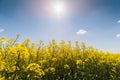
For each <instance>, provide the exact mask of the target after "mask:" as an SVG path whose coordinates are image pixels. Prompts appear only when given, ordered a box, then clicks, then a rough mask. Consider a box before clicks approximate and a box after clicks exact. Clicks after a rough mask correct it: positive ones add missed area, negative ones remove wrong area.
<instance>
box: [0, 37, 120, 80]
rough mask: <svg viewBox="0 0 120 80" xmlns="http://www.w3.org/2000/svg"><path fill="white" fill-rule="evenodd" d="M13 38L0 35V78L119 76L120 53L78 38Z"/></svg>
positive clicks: (99, 79)
mask: <svg viewBox="0 0 120 80" xmlns="http://www.w3.org/2000/svg"><path fill="white" fill-rule="evenodd" d="M17 37H19V35H18V36H17ZM16 41H17V40H12V39H6V38H4V37H2V38H0V80H120V54H112V53H108V52H103V51H99V50H97V49H94V48H93V47H92V46H85V44H84V43H83V42H82V43H79V42H78V41H76V42H75V46H72V44H71V41H68V42H65V41H64V40H62V41H61V42H60V43H57V42H56V41H55V40H52V41H51V42H49V44H48V45H44V41H42V40H40V41H39V43H32V42H30V39H26V40H25V41H23V42H22V43H17V42H16Z"/></svg>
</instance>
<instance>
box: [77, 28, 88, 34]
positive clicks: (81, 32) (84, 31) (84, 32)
mask: <svg viewBox="0 0 120 80" xmlns="http://www.w3.org/2000/svg"><path fill="white" fill-rule="evenodd" d="M86 33H87V31H86V30H84V29H80V30H79V31H78V32H76V34H77V35H84V34H86Z"/></svg>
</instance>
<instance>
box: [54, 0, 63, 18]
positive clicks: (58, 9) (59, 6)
mask: <svg viewBox="0 0 120 80" xmlns="http://www.w3.org/2000/svg"><path fill="white" fill-rule="evenodd" d="M53 12H54V14H55V15H57V16H62V15H63V14H64V13H65V5H64V4H63V3H61V2H57V3H55V4H53Z"/></svg>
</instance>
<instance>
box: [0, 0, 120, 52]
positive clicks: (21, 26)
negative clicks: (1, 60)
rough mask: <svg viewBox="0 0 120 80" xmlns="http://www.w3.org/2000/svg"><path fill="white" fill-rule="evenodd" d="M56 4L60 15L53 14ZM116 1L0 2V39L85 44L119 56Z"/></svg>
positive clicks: (119, 23)
mask: <svg viewBox="0 0 120 80" xmlns="http://www.w3.org/2000/svg"><path fill="white" fill-rule="evenodd" d="M56 1H58V2H61V3H63V4H64V8H65V9H64V14H63V15H62V16H59V17H58V16H57V15H56V14H55V13H53V11H54V10H53V8H52V7H51V6H52V5H56ZM119 4H120V0H0V36H1V37H2V36H6V37H7V38H15V36H16V34H18V33H20V34H21V35H22V36H21V39H20V40H21V41H23V40H24V39H26V38H30V39H31V40H32V41H35V42H37V41H39V40H40V39H42V40H44V41H45V42H46V43H47V42H48V41H50V40H52V39H56V40H57V41H60V40H63V39H64V40H65V41H68V40H72V41H73V42H74V41H79V42H82V41H83V42H85V43H86V44H87V45H92V46H93V47H95V48H98V49H102V50H104V51H110V52H120V35H119V34H120V21H119V20H120V5H119Z"/></svg>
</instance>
